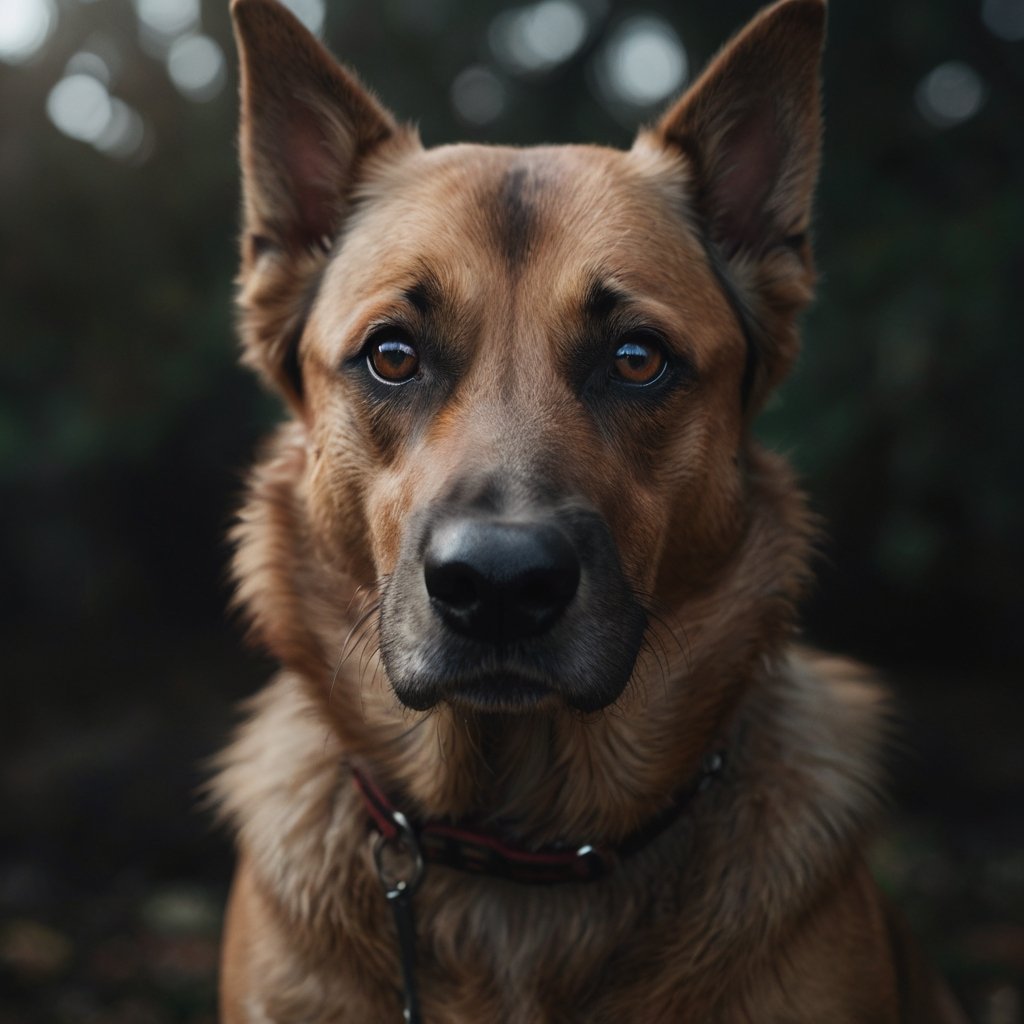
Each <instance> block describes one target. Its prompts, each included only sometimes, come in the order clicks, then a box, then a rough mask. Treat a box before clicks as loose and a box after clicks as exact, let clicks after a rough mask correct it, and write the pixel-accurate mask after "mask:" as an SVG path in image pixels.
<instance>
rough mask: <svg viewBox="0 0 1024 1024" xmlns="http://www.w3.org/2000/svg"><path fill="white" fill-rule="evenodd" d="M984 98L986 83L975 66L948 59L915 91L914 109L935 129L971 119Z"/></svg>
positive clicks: (982, 104)
mask: <svg viewBox="0 0 1024 1024" xmlns="http://www.w3.org/2000/svg"><path fill="white" fill-rule="evenodd" d="M987 97H988V90H987V88H986V87H985V83H984V82H983V81H982V80H981V79H980V78H979V77H978V74H977V72H976V71H975V70H974V68H972V67H971V66H970V65H969V64H965V63H964V62H963V61H959V60H951V61H947V62H946V63H945V64H940V65H939V66H938V67H937V68H935V70H934V71H931V72H929V73H928V74H927V75H925V77H924V78H923V79H922V80H921V82H920V84H919V85H918V87H917V92H916V93H915V99H916V101H917V109H918V110H919V111H920V112H921V114H922V116H923V117H924V118H925V119H926V120H927V121H929V122H930V123H931V124H933V125H935V126H936V127H937V128H949V127H952V126H953V125H956V124H960V123H961V122H963V121H967V120H970V118H972V117H974V115H975V114H977V113H978V111H979V110H981V108H982V107H983V106H984V105H985V100H986V99H987Z"/></svg>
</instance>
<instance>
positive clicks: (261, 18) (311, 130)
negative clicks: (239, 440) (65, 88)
mask: <svg viewBox="0 0 1024 1024" xmlns="http://www.w3.org/2000/svg"><path fill="white" fill-rule="evenodd" d="M231 14H232V17H233V19H234V25H235V38H236V41H237V43H238V51H239V57H240V61H241V103H242V111H241V129H240V150H241V163H242V197H243V221H244V226H243V236H242V269H241V276H240V284H241V286H242V287H241V292H240V295H239V305H240V307H241V311H242V321H241V327H242V335H243V342H244V345H245V360H246V362H248V363H250V364H251V365H254V366H255V367H256V368H257V369H259V370H260V371H261V372H262V373H263V374H264V376H265V377H267V378H268V379H269V380H270V381H271V382H272V383H274V384H276V385H277V386H279V387H280V388H281V389H282V390H283V391H284V392H285V395H286V397H287V398H288V399H289V400H290V401H292V403H293V404H295V403H298V404H300V405H301V398H302V386H301V378H300V374H299V370H298V365H297V360H296V353H295V346H296V345H297V342H298V336H299V335H300V334H301V331H302V326H303V322H304V320H305V317H306V315H307V313H308V311H309V306H310V305H311V304H312V300H313V297H314V292H315V288H316V284H317V281H318V278H319V274H320V271H321V270H322V269H323V265H324V263H325V262H326V255H325V254H326V253H327V252H328V251H329V250H330V248H331V246H332V245H333V243H334V240H335V238H336V237H337V235H338V233H339V231H340V230H341V228H342V225H343V222H344V218H345V214H346V210H347V207H348V204H349V203H350V201H351V194H352V189H353V186H354V185H355V183H356V181H357V178H358V174H359V170H360V165H361V163H362V162H363V160H364V159H365V158H366V157H367V156H368V155H369V154H370V153H371V152H373V151H374V150H376V149H378V148H380V147H381V146H383V145H385V144H386V143H388V142H389V141H390V140H392V139H395V138H405V139H407V138H409V133H408V132H407V131H404V130H403V129H400V128H399V127H398V126H397V125H396V123H395V121H394V119H393V118H392V116H391V115H390V114H389V113H388V112H387V111H386V110H385V109H384V108H383V107H382V106H381V105H380V104H379V103H378V102H377V100H376V99H374V97H373V96H371V95H370V93H369V92H367V91H366V90H365V89H364V88H363V87H362V86H361V85H360V84H359V82H358V81H357V80H356V78H355V76H353V75H352V74H350V73H349V72H348V71H346V70H345V69H344V68H342V67H341V66H340V65H339V64H338V63H337V61H335V59H334V58H333V57H332V56H331V55H330V54H329V53H328V52H327V50H326V49H325V48H324V47H323V46H322V45H321V44H320V43H319V42H318V41H317V40H316V39H315V38H314V37H313V36H312V35H311V34H310V33H309V32H308V31H307V30H306V28H305V27H304V26H303V25H302V24H301V22H299V20H298V19H297V18H296V17H295V16H294V15H293V14H292V13H291V12H290V11H288V10H287V9H286V8H284V7H283V6H282V5H281V4H279V3H278V2H277V0H234V2H233V3H232V4H231Z"/></svg>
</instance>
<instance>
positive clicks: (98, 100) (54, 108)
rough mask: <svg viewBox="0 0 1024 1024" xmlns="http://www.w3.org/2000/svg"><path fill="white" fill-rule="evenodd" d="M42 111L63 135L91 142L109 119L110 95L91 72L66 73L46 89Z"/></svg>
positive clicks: (104, 128) (99, 134)
mask: <svg viewBox="0 0 1024 1024" xmlns="http://www.w3.org/2000/svg"><path fill="white" fill-rule="evenodd" d="M46 112H47V114H49V115H50V120H51V121H52V122H53V123H54V124H55V125H56V126H57V127H58V128H59V129H60V130H61V131H62V132H63V133H64V134H65V135H67V136H69V137H70V138H72V139H79V140H81V141H82V142H95V141H96V140H97V139H99V138H100V136H101V135H102V134H103V132H104V131H106V128H107V125H108V123H109V122H110V118H111V115H112V110H111V104H110V95H109V94H108V93H107V89H106V86H105V85H104V84H103V83H102V82H100V81H98V80H97V79H95V78H93V77H92V75H86V74H81V73H79V74H72V75H68V76H66V77H65V78H62V79H61V80H60V81H59V82H58V83H57V84H56V85H55V86H54V87H53V89H51V90H50V95H49V97H48V98H47V100H46Z"/></svg>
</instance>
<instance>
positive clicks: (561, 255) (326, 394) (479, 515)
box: [233, 0, 824, 711]
mask: <svg viewBox="0 0 1024 1024" xmlns="http://www.w3.org/2000/svg"><path fill="white" fill-rule="evenodd" d="M233 13H234V18H235V24H236V30H237V35H238V40H239V46H240V50H241V53H242V106H243V117H242V131H241V149H242V161H243V169H244V219H245V226H244V234H243V239H242V247H243V262H242V271H241V277H240V284H241V293H240V305H241V310H242V332H243V339H244V345H245V353H246V359H247V361H248V362H249V363H250V364H252V365H254V366H256V367H257V368H258V369H259V371H260V373H261V374H262V375H263V377H264V378H265V379H266V380H267V381H268V382H270V383H271V384H272V385H273V386H274V387H275V388H277V389H278V390H279V391H280V392H281V394H282V395H283V396H284V397H285V399H286V400H287V402H288V404H289V405H290V407H291V410H292V412H293V414H294V420H295V426H294V427H293V428H291V429H292V433H291V434H290V435H289V436H290V437H291V440H292V442H295V443H293V444H292V445H291V449H290V450H291V452H292V454H291V455H289V456H287V459H290V460H291V461H290V462H289V466H288V469H287V474H288V475H289V476H288V478H289V483H288V489H287V495H286V497H285V498H283V499H280V500H277V499H268V502H269V504H268V508H269V509H270V511H268V512H266V516H267V517H269V518H270V519H274V517H276V518H277V520H278V522H277V530H276V532H274V533H271V532H268V531H267V530H266V529H264V527H265V526H266V524H264V526H263V527H260V529H261V530H263V533H261V534H260V537H261V539H260V540H259V542H256V541H252V542H250V543H249V544H248V546H245V545H243V552H242V556H241V557H242V560H243V563H244V564H242V565H241V568H240V576H241V577H242V579H243V584H242V596H243V599H244V600H247V601H248V602H249V603H250V604H252V605H254V606H255V617H256V619H257V625H258V626H259V628H260V629H261V630H262V632H263V633H264V635H265V637H267V638H268V639H269V642H270V644H271V646H272V647H273V648H274V649H275V650H276V652H277V653H278V654H279V655H280V656H281V657H283V658H284V659H285V660H286V661H293V662H295V661H303V660H305V663H306V666H309V665H310V664H313V668H314V671H318V672H320V674H321V676H322V677H323V678H324V679H325V685H326V682H329V677H330V673H331V671H332V670H333V669H335V668H336V663H337V660H338V657H339V656H340V654H341V647H342V643H343V641H344V634H345V631H346V626H347V625H350V624H351V623H350V620H351V619H352V618H353V617H354V614H353V612H352V611H350V609H349V607H348V606H349V603H350V599H351V595H352V586H353V583H354V584H355V585H358V586H360V587H364V588H367V590H368V591H371V592H373V593H376V594H378V595H379V639H380V651H381V654H382V659H383V664H384V667H385V669H386V672H387V676H388V678H389V680H390V683H391V686H392V687H393V689H394V692H395V694H397V696H398V698H399V700H400V701H401V702H402V703H403V704H405V705H407V706H409V707H411V708H415V709H426V708H430V707H432V706H434V705H436V704H438V703H441V702H447V703H449V704H454V705H458V706H461V707H463V708H469V709H477V710H500V711H529V710H545V709H547V710H550V709H554V708H558V707H565V706H569V707H571V708H575V709H581V710H594V709H599V708H603V707H605V706H607V705H609V704H610V703H612V702H614V701H615V700H616V699H617V698H619V696H620V694H622V692H623V690H624V688H625V687H626V686H627V684H628V683H629V681H630V679H631V676H632V675H633V674H634V668H635V665H636V662H637V657H638V652H639V651H640V650H641V646H642V645H643V643H644V638H645V633H646V631H647V630H648V626H649V617H650V616H651V615H652V614H658V615H661V616H665V617H668V618H673V617H674V618H675V619H679V620H680V627H681V628H683V629H685V628H686V627H687V624H686V622H685V621H684V620H685V609H686V607H687V605H688V602H699V601H700V600H701V599H702V598H703V596H705V595H706V594H707V593H708V592H709V591H710V590H712V589H714V588H715V587H716V586H718V585H719V582H720V581H721V579H722V578H723V577H724V576H725V575H726V574H728V573H730V572H731V571H732V567H734V563H735V560H736V558H737V553H738V552H739V551H740V549H741V547H743V546H744V544H747V542H748V541H749V535H750V530H751V518H752V515H753V514H754V504H753V503H754V501H755V499H754V497H752V495H753V493H754V491H755V490H756V488H757V484H756V481H754V480H753V477H754V476H756V467H755V468H752V466H753V464H754V462H755V461H756V460H755V459H754V456H753V455H752V450H753V449H752V445H751V442H750V440H749V427H750V423H751V420H752V418H753V416H754V414H755V413H756V411H757V410H758V408H759V407H760V406H761V405H762V403H763V401H764V398H765V396H766V395H767V393H768V392H769V391H770V389H771V388H772V387H773V386H774V385H775V384H776V383H777V382H778V381H779V380H780V378H781V377H782V376H783V375H784V374H785V372H786V370H787V369H788V367H789V366H790V364H791V362H792V360H793V358H794V355H795V352H796V347H797V341H796V334H795V326H794V318H795V315H796V313H797V312H798V311H799V309H800V308H801V307H802V306H803V305H804V304H805V303H806V302H807V301H808V299H809V298H810V292H811V284H812V277H813V271H812V267H811V259H810V249H809V246H808V242H807V231H808V221H809V213H810V205H811V198H812V191H813V185H814V180H815V177H816V173H817V165H818V153H819V137H820V127H819V118H820V115H819V97H818V77H819V53H820V48H821V41H822V34H823V28H824V4H823V3H822V2H821V0H782V2H781V3H779V4H777V5H776V6H774V7H772V8H770V9H768V10H766V11H765V12H763V13H762V14H761V15H760V16H759V17H758V18H757V19H756V20H755V21H753V22H752V23H751V24H750V25H749V26H748V27H747V28H746V29H745V30H744V32H743V33H741V34H740V35H739V36H738V37H737V38H736V39H734V40H733V42H732V43H730V44H729V45H728V46H727V47H726V48H725V50H724V51H723V52H722V53H721V54H720V55H719V56H718V57H717V58H716V60H715V61H714V62H713V63H712V64H711V65H710V66H709V68H708V69H707V70H706V71H705V72H704V74H703V76H702V77H701V78H700V79H699V80H698V81H697V82H696V84H695V85H694V86H693V87H692V88H691V89H690V90H689V91H688V92H687V93H686V94H685V95H684V96H683V97H682V98H681V99H680V100H679V101H678V102H677V103H676V104H675V105H674V106H672V107H671V108H670V109H669V110H668V112H667V113H666V114H665V115H664V116H663V117H662V119H661V120H660V121H659V122H658V123H657V125H656V126H655V127H653V128H652V129H649V130H644V131H642V132H641V133H640V134H639V136H638V138H637V140H636V143H635V144H634V146H633V148H632V149H631V150H629V151H628V152H620V151H616V150H611V149H604V148H599V147H581V146H565V147H545V148H537V149H512V148H496V147H485V146H475V145H458V146H445V147H441V148H437V149H424V148H423V147H422V145H421V144H420V142H419V140H418V138H417V136H416V134H415V133H414V132H413V131H412V130H411V129H409V128H406V127H402V126H400V125H398V124H397V123H396V121H395V120H394V119H393V118H392V116H391V115H390V114H389V113H387V112H386V111H385V110H384V109H383V108H382V107H381V106H380V105H379V103H378V102H377V101H376V100H375V99H374V98H373V97H372V96H371V95H370V94H369V93H367V92H366V91H365V90H364V89H363V88H362V87H361V86H360V85H359V83H358V82H357V81H356V79H355V78H354V77H353V76H352V75H351V74H350V73H349V72H347V71H345V70H344V69H343V68H341V67H340V66H339V65H338V64H337V63H335V61H334V60H333V59H332V58H331V57H330V56H329V54H328V53H327V52H326V51H325V50H324V49H323V48H322V47H321V46H320V45H319V44H318V43H317V42H316V41H315V40H314V39H313V38H312V37H311V36H310V35H309V34H308V33H306V31H305V30H304V29H303V28H302V27H301V25H300V24H299V23H298V22H297V21H296V20H295V19H294V18H293V17H292V16H291V15H290V14H289V13H288V12H287V11H286V10H284V9H283V8H282V7H280V6H279V5H278V4H277V3H276V2H274V0H235V3H234V5H233ZM296 439H297V440H296ZM295 452H298V454H295ZM268 472H269V471H268ZM258 486H264V487H265V488H266V489H268V490H269V489H272V487H273V481H272V480H268V479H265V480H264V483H263V484H262V485H259V484H258ZM283 506H286V507H283ZM242 529H243V539H244V536H245V531H246V529H247V527H246V526H245V525H244V524H243V528H242ZM250 532H251V531H250ZM268 537H272V538H273V539H267V538H268ZM748 546H749V545H748ZM285 548H286V549H287V550H284V549H285ZM271 562H273V564H274V570H273V571H274V572H275V573H276V576H275V578H274V581H273V583H272V588H273V589H274V591H275V593H276V594H277V595H278V597H277V600H276V603H275V604H273V605H270V604H269V603H268V602H266V601H265V600H263V599H261V597H260V596H259V594H258V589H259V587H260V586H261V585H262V584H261V583H259V582H254V580H255V579H257V578H258V577H259V573H260V572H261V571H263V568H265V565H264V563H266V564H270V563H271ZM261 567H262V568H261ZM767 586H769V587H770V586H771V583H770V582H769V583H768V584H767ZM780 586H781V585H780ZM737 587H738V585H737ZM748 589H750V588H748ZM741 590H742V588H738V589H736V595H739V596H736V597H735V600H737V601H739V600H741V598H742V594H741ZM281 595H284V596H283V597H282V596H281ZM748 596H749V595H748ZM261 601H262V603H261ZM718 614H720V615H726V614H727V610H725V609H723V610H722V611H721V612H720V613H718ZM297 637H298V639H296V638H297ZM696 640H699V638H696ZM695 642H696V641H695ZM311 651H315V652H316V653H315V654H311V653H310V652H311Z"/></svg>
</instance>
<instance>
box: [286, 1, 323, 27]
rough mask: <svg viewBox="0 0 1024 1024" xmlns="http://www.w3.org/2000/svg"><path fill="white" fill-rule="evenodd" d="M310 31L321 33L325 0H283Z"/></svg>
mask: <svg viewBox="0 0 1024 1024" xmlns="http://www.w3.org/2000/svg"><path fill="white" fill-rule="evenodd" d="M281 2H282V3H283V4H284V5H285V7H287V8H288V9H289V10H290V11H291V12H292V13H293V14H294V15H295V17H296V18H298V19H299V21H301V22H302V24H303V25H305V26H306V28H308V29H309V31H310V32H315V33H316V34H318V35H319V34H320V32H321V31H322V30H323V27H324V17H325V15H326V7H325V5H324V0H281Z"/></svg>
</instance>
